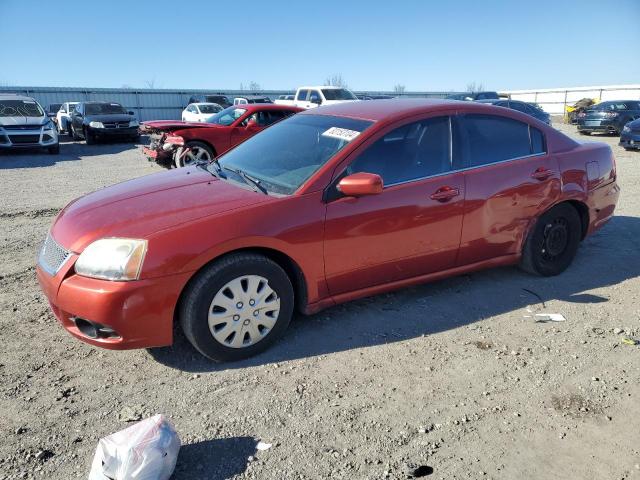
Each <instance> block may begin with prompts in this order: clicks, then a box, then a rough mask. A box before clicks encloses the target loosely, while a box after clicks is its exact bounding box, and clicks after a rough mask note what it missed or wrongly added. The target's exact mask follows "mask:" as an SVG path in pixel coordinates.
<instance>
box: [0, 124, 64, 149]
mask: <svg viewBox="0 0 640 480" xmlns="http://www.w3.org/2000/svg"><path fill="white" fill-rule="evenodd" d="M57 143H58V132H56V130H55V129H51V130H45V129H44V128H42V127H40V128H36V129H24V130H5V129H0V149H15V148H47V147H53V146H55V145H57Z"/></svg>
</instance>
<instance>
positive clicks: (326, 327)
mask: <svg viewBox="0 0 640 480" xmlns="http://www.w3.org/2000/svg"><path fill="white" fill-rule="evenodd" d="M561 128H562V129H563V130H565V131H567V132H570V133H571V134H572V135H574V134H575V131H574V130H575V129H574V128H573V127H567V126H561ZM600 139H601V140H604V141H606V142H608V143H609V144H611V145H612V146H613V148H614V151H615V154H616V157H617V160H618V173H619V183H620V185H621V187H622V196H621V199H620V203H619V206H618V210H617V217H616V218H615V219H614V220H612V221H611V222H610V224H609V225H608V226H607V227H606V228H605V229H604V230H602V231H601V232H600V233H598V234H597V235H595V236H594V237H592V238H589V239H588V240H586V241H585V242H584V243H583V245H582V247H581V249H580V251H579V254H578V257H577V259H576V261H575V263H574V265H573V266H572V267H571V268H570V269H569V270H568V271H567V272H565V273H564V274H563V275H560V276H559V277H555V278H534V277H531V276H529V275H526V274H525V273H522V272H520V271H519V270H517V269H515V268H504V269H498V270H492V271H486V272H482V273H477V274H473V275H465V276H461V277H458V278H454V279H450V280H447V281H441V282H437V283H433V284H429V285H424V286H420V287H416V288H409V289H405V290H401V291H399V292H397V293H393V294H389V295H382V296H378V297H373V298H370V299H366V300H362V301H358V302H354V303H350V304H347V305H343V306H339V307H335V308H332V309H330V310H327V311H325V312H322V313H320V314H318V315H315V316H312V317H299V318H296V319H295V320H294V322H293V323H292V325H291V327H290V330H289V332H288V334H287V335H286V337H285V338H284V340H282V341H281V342H279V343H278V344H277V345H275V347H274V348H272V349H271V350H270V351H268V352H267V353H265V354H263V355H261V356H259V357H257V358H254V359H251V360H250V361H245V362H241V363H234V364H225V365H214V364H211V363H209V362H207V361H206V360H204V359H203V358H201V357H200V356H199V355H197V354H196V353H195V352H194V350H192V348H191V347H190V346H189V345H188V344H187V343H186V341H185V340H184V339H183V338H179V339H178V341H177V343H176V345H175V346H174V347H173V348H166V349H156V350H152V351H145V350H138V351H128V352H110V351H104V350H99V349H95V348H92V347H89V346H87V345H84V344H83V343H81V342H79V341H76V340H74V339H72V338H71V337H70V336H69V335H68V334H66V333H65V332H64V330H63V329H62V328H60V327H59V326H58V324H57V323H56V320H55V319H54V317H53V315H52V314H51V313H50V312H49V308H48V305H47V302H46V300H45V298H44V297H43V295H42V294H41V293H40V290H39V289H38V286H37V283H36V280H35V275H34V262H35V255H36V250H37V248H38V246H39V243H40V242H41V241H42V239H43V238H44V236H45V234H46V232H47V229H48V227H49V225H50V223H51V222H52V220H53V218H54V216H55V214H56V213H57V211H58V210H59V209H60V208H62V207H63V206H64V205H65V204H66V203H67V202H68V201H70V200H71V199H73V198H74V197H77V196H79V195H81V194H84V193H87V192H89V191H92V190H95V189H98V188H100V187H103V186H106V185H109V184H112V183H115V182H119V181H122V180H126V179H129V178H133V177H137V176H140V175H145V174H148V173H152V172H155V171H158V170H159V168H158V167H156V166H155V165H153V164H149V163H148V162H147V161H146V160H145V159H144V158H143V157H142V155H141V154H140V152H139V150H138V149H137V148H136V147H134V146H132V145H130V144H107V145H95V146H85V145H84V144H80V143H64V144H63V145H62V146H61V152H62V153H61V154H60V155H59V156H53V155H47V154H39V153H37V152H36V153H34V152H29V153H26V152H25V153H20V154H16V155H7V154H4V155H0V183H1V185H2V206H1V207H0V232H1V235H2V240H3V243H4V248H2V250H1V251H0V279H1V281H2V290H1V291H0V331H1V332H2V334H3V335H4V340H3V343H2V347H0V350H1V352H2V354H1V356H0V436H1V437H2V440H1V441H0V479H2V480H5V479H13V478H46V479H68V478H75V477H78V478H86V476H87V474H88V471H89V466H90V463H91V459H92V457H93V453H94V450H95V446H96V443H97V441H98V439H99V438H100V437H101V436H104V435H107V434H109V433H112V432H114V431H117V430H119V429H121V428H124V427H125V426H127V425H129V424H128V423H126V420H127V419H135V418H139V417H146V416H148V415H151V414H154V413H164V414H167V415H169V416H170V417H171V418H172V419H173V421H174V422H175V425H176V428H177V430H178V432H179V434H180V436H181V439H182V442H183V445H184V446H183V447H182V450H181V453H180V457H179V460H178V466H177V469H176V473H175V475H174V477H173V478H174V479H181V480H196V479H228V478H236V479H249V478H256V479H257V478H259V479H274V480H276V479H277V480H281V479H312V478H348V479H380V478H385V477H386V478H393V479H404V478H410V475H412V474H414V473H415V474H416V476H425V477H426V476H429V478H441V479H447V480H450V479H462V478H464V479H467V478H472V479H475V478H481V479H490V478H493V479H516V478H536V479H560V478H561V479H583V478H593V479H634V478H637V479H640V428H639V426H640V421H639V420H638V419H639V418H640V402H639V399H640V346H629V345H624V344H622V343H621V337H622V335H624V334H625V332H624V330H626V331H627V332H626V334H628V335H640V279H639V278H638V274H639V272H640V254H639V252H640V152H625V151H624V150H622V149H621V148H619V147H617V146H615V145H616V142H617V139H616V138H614V137H601V138H600ZM525 289H526V290H525ZM530 292H534V293H535V294H534V293H530ZM536 294H537V295H536ZM538 296H539V298H538ZM527 309H529V310H530V311H531V312H535V313H539V312H552V313H561V314H563V315H564V316H565V317H566V321H565V322H563V323H536V322H535V321H534V320H533V319H532V318H531V315H532V313H530V312H529V310H527ZM620 330H623V332H622V334H620ZM259 440H262V441H264V442H268V443H272V444H273V446H272V447H271V448H270V449H269V450H267V451H257V450H256V445H257V442H258V441H259ZM419 467H422V468H419ZM416 469H417V470H416ZM430 472H432V473H430Z"/></svg>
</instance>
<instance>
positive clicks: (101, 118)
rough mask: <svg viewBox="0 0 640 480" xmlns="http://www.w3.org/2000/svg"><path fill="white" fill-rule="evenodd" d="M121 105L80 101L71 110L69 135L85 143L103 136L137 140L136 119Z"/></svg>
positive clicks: (90, 142)
mask: <svg viewBox="0 0 640 480" xmlns="http://www.w3.org/2000/svg"><path fill="white" fill-rule="evenodd" d="M133 115H134V113H133V112H128V111H127V110H126V109H125V108H124V107H123V106H122V105H120V104H119V103H114V102H80V103H78V105H76V109H75V110H74V111H73V112H71V124H70V128H71V136H72V137H73V139H74V140H79V139H81V138H84V140H85V141H86V142H87V144H92V143H95V142H96V141H97V140H99V139H105V138H125V139H128V140H137V139H138V138H139V137H140V133H139V132H138V127H139V124H138V121H137V120H136V119H135V117H134V116H133Z"/></svg>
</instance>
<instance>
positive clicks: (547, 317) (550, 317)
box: [535, 313, 567, 323]
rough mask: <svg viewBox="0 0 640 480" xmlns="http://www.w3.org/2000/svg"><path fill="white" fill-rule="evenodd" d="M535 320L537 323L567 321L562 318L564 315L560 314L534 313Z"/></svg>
mask: <svg viewBox="0 0 640 480" xmlns="http://www.w3.org/2000/svg"><path fill="white" fill-rule="evenodd" d="M535 319H536V322H538V323H546V322H564V321H566V320H567V319H566V318H564V315H562V314H560V313H536V314H535Z"/></svg>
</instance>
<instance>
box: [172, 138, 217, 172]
mask: <svg viewBox="0 0 640 480" xmlns="http://www.w3.org/2000/svg"><path fill="white" fill-rule="evenodd" d="M185 150H188V151H187V153H184V151H185ZM214 158H215V152H214V151H213V149H212V148H211V147H210V146H209V145H207V144H206V143H203V142H188V143H187V144H186V145H185V146H184V148H183V147H179V148H178V149H177V150H176V153H175V155H174V161H175V164H176V167H188V166H189V165H193V164H194V163H196V162H200V161H205V162H210V161H211V160H213V159H214Z"/></svg>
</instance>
